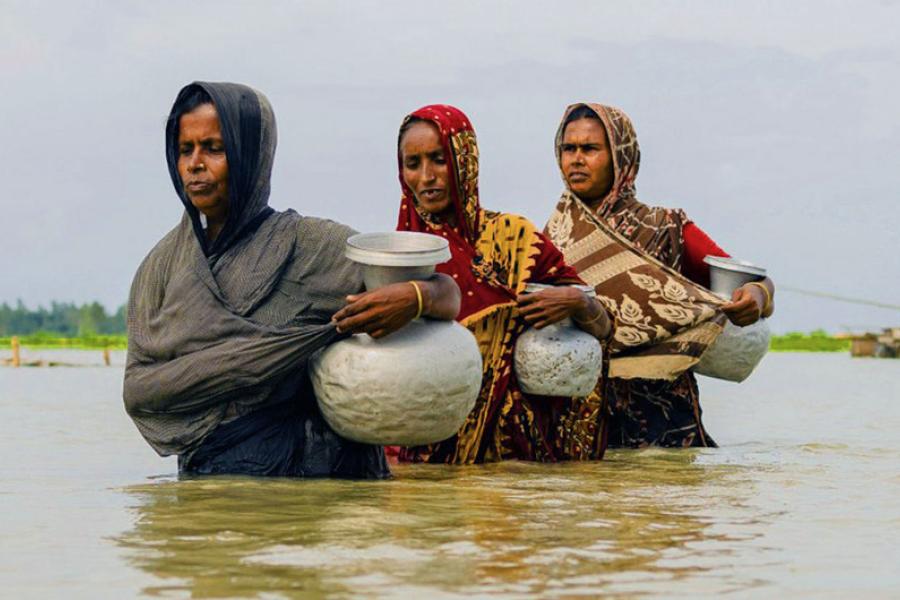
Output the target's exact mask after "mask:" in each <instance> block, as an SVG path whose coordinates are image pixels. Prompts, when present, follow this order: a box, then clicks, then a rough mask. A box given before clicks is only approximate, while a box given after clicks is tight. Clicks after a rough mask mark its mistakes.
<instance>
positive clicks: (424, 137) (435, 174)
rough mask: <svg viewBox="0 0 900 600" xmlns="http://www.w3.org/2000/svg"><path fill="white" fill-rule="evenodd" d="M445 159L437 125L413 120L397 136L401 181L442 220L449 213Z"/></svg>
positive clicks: (446, 162) (449, 199) (448, 182)
mask: <svg viewBox="0 0 900 600" xmlns="http://www.w3.org/2000/svg"><path fill="white" fill-rule="evenodd" d="M448 158H449V157H447V156H445V153H444V149H443V147H442V146H441V136H440V134H439V133H438V128H437V127H436V126H435V125H433V124H431V123H428V122H426V121H417V122H415V123H413V124H412V125H411V126H410V127H409V129H407V130H406V132H405V133H404V134H403V137H402V138H400V162H401V164H402V165H403V181H404V182H405V183H406V185H407V186H409V189H411V190H412V192H413V194H415V196H416V201H417V202H418V204H419V206H421V207H422V208H423V209H424V210H426V211H428V213H429V214H432V215H435V216H440V217H443V220H446V218H447V217H450V216H451V215H452V214H453V206H452V202H451V198H450V168H449V166H448V165H449V160H448Z"/></svg>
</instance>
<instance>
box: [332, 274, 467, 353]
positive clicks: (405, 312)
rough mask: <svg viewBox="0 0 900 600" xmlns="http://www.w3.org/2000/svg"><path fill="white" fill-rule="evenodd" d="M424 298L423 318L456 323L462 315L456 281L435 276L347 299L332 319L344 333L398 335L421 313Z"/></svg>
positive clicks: (374, 336) (460, 297)
mask: <svg viewBox="0 0 900 600" xmlns="http://www.w3.org/2000/svg"><path fill="white" fill-rule="evenodd" d="M416 286H417V287H418V289H419V292H420V293H421V295H422V316H426V317H431V318H433V319H440V320H442V321H452V320H453V319H455V318H456V315H458V314H459V307H460V303H461V301H462V296H461V295H460V293H459V286H457V285H456V282H455V281H453V278H452V277H450V276H449V275H444V274H443V273H435V274H434V275H432V276H431V277H430V278H429V279H426V280H424V281H419V280H417V281H415V286H414V285H413V283H411V282H404V283H394V284H391V285H386V286H384V287H381V288H378V289H377V290H372V291H370V292H365V293H363V294H352V295H350V296H347V306H345V307H344V308H342V309H341V310H339V311H338V312H336V313H335V314H334V317H332V322H334V323H335V325H336V326H337V330H338V331H339V332H341V333H368V334H369V335H371V336H372V337H373V338H380V337H384V336H386V335H388V334H389V333H392V332H394V331H397V330H398V329H400V328H401V327H403V326H404V325H406V324H407V323H409V322H410V321H412V320H413V319H414V318H415V316H416V313H418V312H419V294H418V293H417V292H416Z"/></svg>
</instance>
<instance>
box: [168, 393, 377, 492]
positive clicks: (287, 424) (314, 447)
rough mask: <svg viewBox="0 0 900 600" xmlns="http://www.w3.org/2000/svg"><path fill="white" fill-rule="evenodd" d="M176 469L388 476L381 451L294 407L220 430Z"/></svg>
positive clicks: (312, 410) (308, 408) (306, 407)
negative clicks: (350, 438) (353, 440)
mask: <svg viewBox="0 0 900 600" xmlns="http://www.w3.org/2000/svg"><path fill="white" fill-rule="evenodd" d="M311 394H312V391H311V390H310V391H309V392H308V393H307V395H306V396H305V397H307V398H310V397H312V396H311ZM178 468H179V471H181V472H182V473H190V474H196V475H221V474H234V473H240V474H242V475H257V476H273V477H337V478H352V479H359V478H366V479H378V478H382V477H385V476H386V475H387V473H388V472H389V471H388V466H387V461H386V459H385V456H384V452H383V451H382V450H381V448H380V447H378V446H370V445H367V444H360V443H357V442H352V441H349V440H345V439H344V438H342V437H340V436H339V435H337V434H336V433H335V432H334V431H333V430H332V429H331V427H329V426H328V424H327V423H326V422H325V420H324V419H323V418H322V416H321V414H320V413H319V411H318V410H317V409H316V407H315V404H313V403H306V404H304V403H295V402H287V403H282V404H277V405H275V406H272V407H268V408H263V409H260V410H256V411H253V412H251V413H250V414H248V415H245V416H243V417H240V418H238V419H235V420H234V421H231V422H229V423H224V424H222V425H219V427H217V428H216V429H215V430H214V431H213V432H212V433H211V434H210V435H209V436H208V437H207V438H206V439H205V440H204V441H203V444H202V445H201V446H200V447H199V448H198V449H197V451H196V452H194V453H192V454H190V455H183V456H180V457H179V462H178Z"/></svg>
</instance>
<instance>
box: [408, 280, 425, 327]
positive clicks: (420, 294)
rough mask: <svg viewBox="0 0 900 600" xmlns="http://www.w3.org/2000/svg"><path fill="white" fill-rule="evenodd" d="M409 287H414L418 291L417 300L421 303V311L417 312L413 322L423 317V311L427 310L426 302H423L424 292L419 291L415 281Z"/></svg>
mask: <svg viewBox="0 0 900 600" xmlns="http://www.w3.org/2000/svg"><path fill="white" fill-rule="evenodd" d="M409 285H411V286H413V288H414V289H415V290H416V300H418V302H419V310H417V311H416V316H414V317H413V320H416V319H418V318H419V317H421V316H422V309H424V308H425V302H424V301H423V300H422V290H421V289H419V284H418V283H416V282H415V281H410V282H409Z"/></svg>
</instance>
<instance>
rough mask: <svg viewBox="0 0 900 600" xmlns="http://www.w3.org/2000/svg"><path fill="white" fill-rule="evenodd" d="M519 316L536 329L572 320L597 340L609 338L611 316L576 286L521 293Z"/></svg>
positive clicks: (596, 301) (597, 302) (595, 300)
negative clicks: (567, 318)
mask: <svg viewBox="0 0 900 600" xmlns="http://www.w3.org/2000/svg"><path fill="white" fill-rule="evenodd" d="M516 302H518V303H519V313H520V314H521V315H522V316H523V317H524V318H525V320H526V321H528V323H529V324H530V325H531V326H532V327H534V328H535V329H541V328H543V327H546V326H547V325H552V324H553V323H557V322H559V321H562V320H563V319H565V318H566V317H571V318H572V320H573V321H575V325H576V326H577V327H578V328H579V329H581V330H582V331H585V332H587V333H589V334H591V335H592V336H594V337H595V338H597V339H598V340H604V339H606V338H607V337H609V333H610V330H611V329H612V325H611V323H610V320H609V314H607V312H606V309H605V308H604V307H603V305H602V304H600V301H599V300H597V299H596V298H592V297H591V296H588V295H587V294H585V293H584V292H582V291H581V290H579V289H578V288H577V287H572V286H559V287H552V288H547V289H545V290H540V291H538V292H533V293H530V294H519V296H518V298H516Z"/></svg>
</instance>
